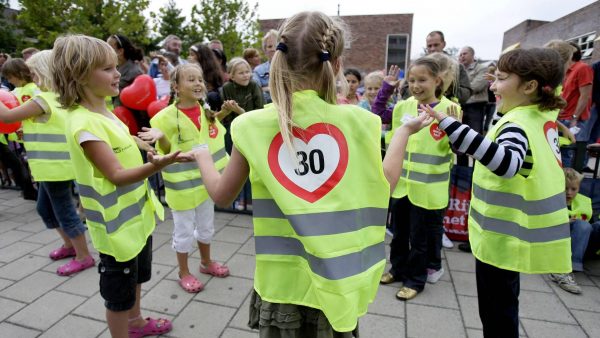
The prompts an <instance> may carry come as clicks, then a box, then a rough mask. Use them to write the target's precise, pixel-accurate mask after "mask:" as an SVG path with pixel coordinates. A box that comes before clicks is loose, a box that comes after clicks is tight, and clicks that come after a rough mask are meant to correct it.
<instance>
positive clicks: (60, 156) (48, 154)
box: [27, 150, 71, 160]
mask: <svg viewBox="0 0 600 338" xmlns="http://www.w3.org/2000/svg"><path fill="white" fill-rule="evenodd" d="M27 158H28V159H30V160H70V159H71V156H69V152H67V151H42V150H29V151H27Z"/></svg>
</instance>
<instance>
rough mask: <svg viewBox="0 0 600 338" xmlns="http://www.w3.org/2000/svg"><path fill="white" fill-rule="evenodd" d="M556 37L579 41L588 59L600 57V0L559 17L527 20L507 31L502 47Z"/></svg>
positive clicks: (534, 44)
mask: <svg viewBox="0 0 600 338" xmlns="http://www.w3.org/2000/svg"><path fill="white" fill-rule="evenodd" d="M552 39H561V40H566V41H574V42H577V43H579V45H580V47H582V53H583V59H582V61H584V62H587V63H592V62H594V61H597V60H600V1H596V2H594V3H592V4H590V5H588V6H585V7H583V8H581V9H579V10H577V11H575V12H573V13H570V14H567V15H565V16H563V17H562V18H559V19H557V20H555V21H539V20H525V21H523V22H521V23H520V24H518V25H516V26H515V27H513V28H511V29H509V30H507V31H506V32H504V39H503V41H502V49H504V48H506V47H508V46H511V45H514V44H516V43H520V44H521V47H525V48H527V47H539V46H542V45H544V43H546V42H548V41H550V40H552Z"/></svg>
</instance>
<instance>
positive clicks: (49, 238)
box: [24, 229, 60, 244]
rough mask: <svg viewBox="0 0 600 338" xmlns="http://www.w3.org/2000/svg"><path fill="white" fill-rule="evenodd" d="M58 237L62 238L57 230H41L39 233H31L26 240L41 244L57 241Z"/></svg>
mask: <svg viewBox="0 0 600 338" xmlns="http://www.w3.org/2000/svg"><path fill="white" fill-rule="evenodd" d="M57 238H60V237H59V235H58V233H57V232H56V231H55V230H48V229H46V230H45V231H40V232H38V233H37V234H34V235H30V236H29V237H27V238H25V239H24V240H25V241H27V242H31V243H39V244H48V243H52V242H53V241H55V240H56V239H57Z"/></svg>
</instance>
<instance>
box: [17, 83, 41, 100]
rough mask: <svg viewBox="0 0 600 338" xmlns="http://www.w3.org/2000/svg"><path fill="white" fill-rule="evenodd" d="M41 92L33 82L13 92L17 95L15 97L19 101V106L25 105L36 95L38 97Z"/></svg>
mask: <svg viewBox="0 0 600 338" xmlns="http://www.w3.org/2000/svg"><path fill="white" fill-rule="evenodd" d="M39 92H40V89H39V88H38V86H37V85H36V84H35V83H33V82H29V83H28V84H26V85H24V86H23V87H17V88H15V89H14V90H13V91H12V93H13V94H14V95H15V97H16V98H17V100H18V101H19V104H23V103H25V102H27V101H29V100H30V99H31V98H33V97H34V96H35V95H37V94H38V93H39Z"/></svg>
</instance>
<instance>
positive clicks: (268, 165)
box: [182, 12, 431, 337]
mask: <svg viewBox="0 0 600 338" xmlns="http://www.w3.org/2000/svg"><path fill="white" fill-rule="evenodd" d="M344 41H345V39H344V29H343V25H342V24H341V23H340V22H339V21H337V20H336V19H333V18H330V17H328V16H326V15H325V14H323V13H320V12H302V13H299V14H296V15H294V16H293V17H291V18H289V19H287V20H286V21H285V22H284V23H283V24H282V26H281V28H280V30H279V36H278V37H277V39H276V43H277V47H276V51H275V54H274V56H273V59H272V61H271V68H270V80H269V86H270V91H271V95H272V98H273V105H267V106H266V108H264V109H259V110H255V111H253V112H252V113H251V114H243V115H241V116H239V117H237V118H236V119H235V121H233V124H232V127H231V133H232V139H233V144H234V146H233V149H232V155H231V160H230V162H229V164H228V165H227V167H226V168H225V171H224V172H223V174H222V175H221V174H219V172H218V171H217V170H216V169H215V168H214V166H213V164H212V158H211V156H210V152H209V151H208V149H206V147H205V146H202V145H201V146H199V147H198V149H197V150H195V151H193V152H191V153H189V154H187V156H188V158H190V159H195V160H196V161H197V162H198V164H199V166H200V171H201V172H202V178H203V181H204V184H205V185H206V189H207V190H208V193H209V195H210V196H211V198H212V199H213V200H214V201H215V203H217V204H218V205H227V204H228V203H230V202H231V201H232V200H233V199H234V198H235V196H236V195H237V193H238V192H239V191H240V189H241V187H242V185H243V183H244V181H245V180H246V178H247V177H248V176H250V181H251V182H252V198H253V217H254V220H253V223H254V239H255V247H256V269H255V275H254V293H253V294H252V299H251V301H250V303H251V307H250V320H249V325H250V326H251V327H253V328H257V329H259V330H260V335H261V336H262V337H281V336H290V337H292V336H294V337H322V336H327V337H332V336H335V337H351V336H352V335H356V334H357V333H358V329H357V322H358V318H359V317H360V316H362V315H364V314H365V313H366V312H367V306H368V304H369V303H370V302H372V301H373V299H374V298H375V295H376V292H377V288H378V284H379V279H380V277H381V274H382V272H383V269H384V268H385V244H384V241H383V240H384V235H385V219H386V214H387V204H388V198H389V195H388V192H389V185H390V184H391V185H392V186H395V184H396V182H397V180H398V177H399V176H400V173H401V171H402V160H403V157H404V149H405V147H406V142H407V139H408V136H409V135H410V134H412V133H415V132H416V131H417V130H419V129H420V128H423V127H424V126H425V125H428V124H429V123H431V120H429V119H427V118H426V117H425V116H424V114H421V115H420V116H419V117H415V118H412V119H410V120H408V119H407V120H406V123H405V124H404V125H403V126H402V127H400V128H399V129H398V131H397V132H396V135H395V136H394V138H393V139H392V141H391V145H390V147H389V148H388V152H387V155H386V158H385V159H384V161H383V164H382V162H381V154H380V132H381V121H380V120H379V118H378V117H376V116H374V115H373V114H370V113H369V112H367V111H365V110H364V109H361V108H360V107H357V106H353V105H336V104H335V103H336V82H337V83H341V84H342V85H343V84H344V82H345V81H344V80H343V78H342V77H341V74H340V69H341V67H342V64H341V59H342V52H343V51H344ZM336 79H337V81H336ZM182 157H183V156H182ZM280 313H285V314H286V315H285V316H279V315H277V314H280Z"/></svg>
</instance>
